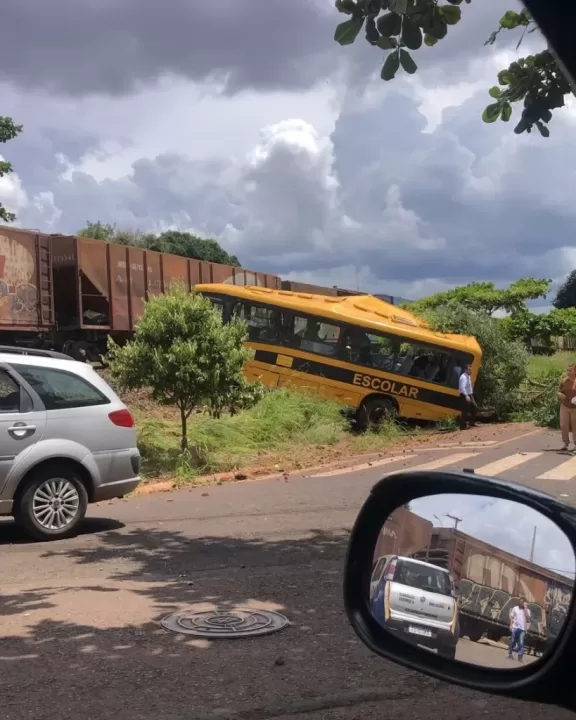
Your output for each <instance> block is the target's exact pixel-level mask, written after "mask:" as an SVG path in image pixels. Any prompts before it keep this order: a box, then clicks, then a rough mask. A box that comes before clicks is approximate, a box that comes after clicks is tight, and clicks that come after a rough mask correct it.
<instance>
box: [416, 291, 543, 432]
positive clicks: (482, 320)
mask: <svg viewBox="0 0 576 720" xmlns="http://www.w3.org/2000/svg"><path fill="white" fill-rule="evenodd" d="M424 318H425V319H426V321H427V322H428V324H429V325H430V327H431V328H432V329H433V330H437V331H438V332H445V333H456V334H459V335H472V336H474V337H475V338H476V339H477V340H478V343H479V345H480V347H481V348H482V367H481V369H480V373H479V375H478V378H477V380H476V387H475V389H474V390H475V394H476V397H477V401H478V404H479V405H480V406H482V407H485V408H490V409H491V410H493V411H494V412H495V413H496V415H497V416H498V417H499V418H506V417H508V416H510V414H511V413H513V412H515V411H517V410H518V408H519V407H520V405H521V393H520V386H521V385H522V383H523V382H524V381H525V380H526V378H527V376H528V360H529V355H528V352H527V351H526V348H525V347H524V346H523V345H522V344H521V343H519V342H517V341H515V340H510V339H509V338H508V336H507V335H506V331H505V328H504V327H503V326H502V323H501V322H500V321H499V320H498V319H495V318H492V317H490V316H489V315H487V314H485V313H478V312H475V311H473V310H469V309H468V308H466V307H463V306H461V305H457V304H454V303H449V304H446V305H444V306H442V307H439V308H436V309H435V310H431V311H428V312H426V313H425V314H424Z"/></svg>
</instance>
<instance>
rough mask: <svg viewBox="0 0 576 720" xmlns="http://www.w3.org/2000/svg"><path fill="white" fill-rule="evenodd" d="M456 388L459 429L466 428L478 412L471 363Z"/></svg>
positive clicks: (471, 423)
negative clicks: (458, 391)
mask: <svg viewBox="0 0 576 720" xmlns="http://www.w3.org/2000/svg"><path fill="white" fill-rule="evenodd" d="M458 389H459V390H460V402H461V410H460V430H466V428H467V427H468V426H470V427H474V426H475V424H476V413H477V412H478V406H477V405H476V400H475V399H474V388H473V386H472V365H466V367H465V368H464V372H463V373H462V375H460V381H459V383H458ZM575 407H576V406H575Z"/></svg>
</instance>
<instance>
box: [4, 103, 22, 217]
mask: <svg viewBox="0 0 576 720" xmlns="http://www.w3.org/2000/svg"><path fill="white" fill-rule="evenodd" d="M21 132H22V125H15V124H14V121H13V120H12V118H9V117H2V116H0V143H7V142H8V141H9V140H14V138H15V137H18V135H20V133H21ZM11 172H12V165H11V163H9V162H6V160H0V178H2V177H4V176H5V175H9V174H10V173H11ZM0 220H4V222H12V221H13V220H16V215H14V213H11V212H9V211H8V210H7V209H6V208H5V207H4V205H2V203H0Z"/></svg>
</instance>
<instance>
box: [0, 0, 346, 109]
mask: <svg viewBox="0 0 576 720" xmlns="http://www.w3.org/2000/svg"><path fill="white" fill-rule="evenodd" d="M334 14H335V11H334V9H333V7H331V4H330V3H327V2H325V1H324V0H289V1H288V2H287V1H286V0H265V1H264V0H163V1H162V2H160V1H159V0H73V1H72V2H71V1H70V0H49V1H46V0H3V2H2V10H1V17H2V28H3V33H2V43H1V44H0V79H3V80H8V81H11V82H13V83H15V84H16V85H18V86H19V87H21V88H25V89H32V90H36V89H43V90H49V91H51V92H55V93H62V94H66V95H73V96H83V95H87V94H89V93H106V94H113V95H124V94H127V93H129V92H131V91H133V90H134V89H135V88H137V87H139V86H140V85H142V84H150V83H153V82H155V81H156V80H158V79H159V78H160V77H162V76H163V75H167V74H168V75H169V74H176V75H180V76H184V77H188V78H191V79H193V80H197V81H203V80H206V79H211V78H216V79H219V80H223V81H225V86H226V90H227V91H228V92H234V91H239V90H243V89H246V88H255V89H259V90H276V89H287V88H302V87H310V86H311V85H313V84H314V83H315V82H316V81H317V80H318V79H319V78H321V77H323V76H325V75H326V74H327V73H328V72H330V71H331V70H333V69H334V68H333V67H332V66H331V65H330V63H332V62H333V59H330V58H329V57H327V56H326V51H327V50H331V49H333V48H332V46H333V45H334V43H333V40H332V35H333V24H331V22H330V17H334ZM336 15H337V13H336ZM328 54H329V53H328Z"/></svg>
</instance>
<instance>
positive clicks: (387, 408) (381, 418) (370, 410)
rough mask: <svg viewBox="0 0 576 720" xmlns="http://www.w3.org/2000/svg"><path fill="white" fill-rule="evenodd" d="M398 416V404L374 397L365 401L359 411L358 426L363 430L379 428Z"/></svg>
mask: <svg viewBox="0 0 576 720" xmlns="http://www.w3.org/2000/svg"><path fill="white" fill-rule="evenodd" d="M397 414H398V410H397V408H396V403H395V402H394V401H393V400H391V399H390V398H386V397H373V398H369V399H368V400H366V401H364V402H363V403H362V405H360V408H359V410H358V424H359V425H360V427H361V428H362V429H363V430H368V429H369V428H378V427H379V426H380V425H381V424H382V423H383V422H385V421H386V420H393V419H394V418H395V417H396V415H397Z"/></svg>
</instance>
